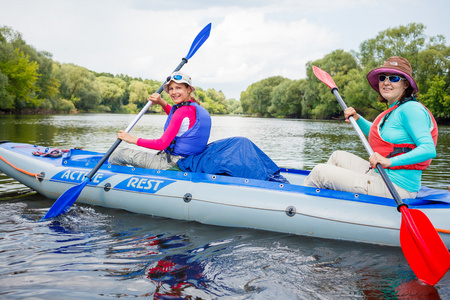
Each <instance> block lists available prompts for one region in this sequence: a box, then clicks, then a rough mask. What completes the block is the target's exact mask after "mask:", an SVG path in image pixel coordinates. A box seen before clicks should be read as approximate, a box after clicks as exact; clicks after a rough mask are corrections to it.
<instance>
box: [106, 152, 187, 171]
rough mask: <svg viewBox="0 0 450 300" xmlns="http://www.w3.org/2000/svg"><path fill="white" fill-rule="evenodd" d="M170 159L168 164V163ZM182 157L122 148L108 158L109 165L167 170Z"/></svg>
mask: <svg viewBox="0 0 450 300" xmlns="http://www.w3.org/2000/svg"><path fill="white" fill-rule="evenodd" d="M168 157H170V162H169V161H168ZM181 158H183V157H182V156H175V155H170V154H168V153H167V152H164V151H159V152H157V153H156V152H148V151H142V150H134V149H130V148H122V149H117V150H116V151H114V152H113V153H112V154H111V156H110V157H109V163H110V164H113V165H119V166H133V167H136V168H145V169H157V170H168V169H170V168H172V167H174V166H175V165H176V164H177V161H178V160H179V159H181Z"/></svg>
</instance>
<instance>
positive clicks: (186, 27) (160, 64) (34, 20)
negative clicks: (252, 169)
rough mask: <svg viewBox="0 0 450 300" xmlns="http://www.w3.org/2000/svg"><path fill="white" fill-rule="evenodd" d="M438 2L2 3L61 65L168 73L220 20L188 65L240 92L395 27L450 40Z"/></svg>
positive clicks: (4, 15) (204, 80) (298, 73)
mask: <svg viewBox="0 0 450 300" xmlns="http://www.w3.org/2000/svg"><path fill="white" fill-rule="evenodd" d="M431 2H432V3H431ZM431 2H430V3H429V2H423V1H418V0H411V1H406V0H399V1H396V2H393V3H389V5H386V3H385V2H382V1H376V0H374V1H368V0H363V1H361V0H343V1H335V0H316V1H313V2H311V1H306V0H301V1H300V0H277V1H276V0H260V1H251V0H228V1H214V0H211V1H203V0H195V1H189V2H187V1H184V0H174V1H156V0H145V1H144V0H133V1H125V0H107V1H106V0H102V1H99V0H97V1H87V0H66V1H58V0H41V1H32V0H17V1H10V0H0V7H2V9H0V26H3V25H7V26H11V27H13V28H14V29H15V30H17V31H19V32H21V33H22V34H23V37H24V39H25V41H26V42H27V43H29V44H31V45H33V46H35V47H36V48H37V49H38V50H45V51H48V52H51V53H53V55H54V57H53V58H54V59H55V60H58V61H60V62H65V63H75V64H77V65H80V66H84V67H86V68H88V69H91V70H94V71H96V72H109V73H112V74H127V75H129V76H132V77H141V78H148V79H157V80H163V79H164V78H165V77H166V76H167V75H168V73H170V72H171V71H172V70H173V69H174V68H175V67H176V66H177V65H178V63H179V62H180V60H181V58H182V57H183V56H185V55H186V54H187V52H188V50H189V47H190V45H191V43H192V41H193V39H194V38H195V36H196V34H197V33H198V32H199V31H200V30H201V29H202V28H203V27H204V26H205V25H206V24H208V23H209V22H212V31H211V36H210V38H209V39H208V40H207V41H206V42H205V44H204V45H203V46H202V47H201V49H200V50H199V51H198V52H197V53H196V54H195V56H194V57H192V58H191V60H190V61H189V63H188V64H187V65H186V66H185V67H184V68H183V70H184V71H186V72H187V73H189V74H190V75H192V77H193V80H194V84H196V85H198V86H200V87H203V88H215V89H216V90H222V91H223V92H224V93H225V95H226V96H227V97H233V98H239V95H240V92H241V91H243V90H245V89H246V88H247V86H248V85H250V84H252V83H254V82H256V81H258V80H261V79H264V78H267V77H269V76H276V75H280V76H284V77H287V78H291V79H299V78H304V77H305V64H306V62H308V61H311V60H316V59H320V58H322V57H323V56H324V55H326V54H328V53H330V52H331V51H334V50H337V49H345V50H347V51H348V50H358V46H359V45H360V43H362V42H363V41H365V40H366V39H369V38H374V37H375V36H376V34H377V33H378V32H380V31H382V30H385V29H387V28H388V27H394V26H399V25H407V24H408V23H411V22H419V23H420V22H421V23H424V24H425V25H426V26H428V27H429V29H428V30H429V32H428V33H429V34H430V35H436V34H443V35H444V36H447V37H449V36H450V32H449V31H450V24H449V22H450V21H449V20H450V18H447V16H446V11H448V8H449V2H448V1H445V0H433V1H431ZM418 11H420V12H421V13H420V14H417V12H418Z"/></svg>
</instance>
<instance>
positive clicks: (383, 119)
mask: <svg viewBox="0 0 450 300" xmlns="http://www.w3.org/2000/svg"><path fill="white" fill-rule="evenodd" d="M367 80H368V81H369V84H370V85H371V86H372V88H373V89H374V90H375V91H377V92H378V93H379V99H378V100H379V101H381V102H385V103H387V104H388V105H389V109H387V110H386V111H384V112H383V113H381V114H380V115H379V116H378V117H377V118H376V119H375V121H374V122H373V123H371V122H369V121H367V120H366V119H364V118H363V117H362V116H360V115H359V114H357V113H356V111H355V109H354V108H352V107H349V108H347V109H346V110H345V111H344V115H345V119H346V122H350V121H349V119H348V118H349V116H353V118H354V119H355V121H356V122H357V124H358V126H359V127H360V128H361V130H362V131H363V132H364V133H365V134H366V135H368V136H369V144H370V146H371V147H372V149H373V151H374V152H375V153H374V154H373V155H371V156H370V158H369V161H366V160H364V159H362V158H360V157H358V156H356V155H353V154H351V153H348V152H345V151H336V152H334V153H333V154H332V155H331V157H330V159H329V160H328V162H327V163H326V164H319V165H317V166H315V167H314V168H313V170H312V171H311V173H310V174H309V175H308V176H307V178H306V179H305V185H307V186H311V187H318V188H327V189H334V190H340V191H346V192H352V193H359V194H368V195H374V196H381V197H389V198H392V196H391V194H390V192H389V190H388V188H387V187H386V184H385V183H384V181H383V179H382V178H381V176H380V175H379V174H378V172H377V171H376V169H375V166H376V164H377V163H380V164H381V165H382V166H383V168H385V169H386V173H387V175H388V176H389V178H390V179H391V181H392V182H393V183H394V186H395V188H396V189H397V191H398V193H399V195H400V196H401V197H402V198H415V197H416V195H417V192H418V191H419V189H420V187H421V176H422V171H423V170H425V169H426V168H427V167H428V166H429V165H430V162H431V159H432V158H434V157H435V156H436V142H437V124H436V121H435V119H434V117H433V116H432V114H431V113H430V112H429V110H428V109H427V108H426V107H425V106H424V105H422V104H421V103H419V102H418V101H417V100H416V98H415V97H414V94H415V93H417V92H418V87H417V84H416V82H415V80H414V78H413V77H412V69H411V65H410V64H409V62H408V60H406V59H405V58H403V57H398V56H393V57H390V58H389V59H388V60H387V61H386V62H385V64H384V65H383V66H382V67H380V68H376V69H373V70H372V71H370V72H369V73H368V74H367Z"/></svg>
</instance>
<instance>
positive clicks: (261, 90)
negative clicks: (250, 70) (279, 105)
mask: <svg viewBox="0 0 450 300" xmlns="http://www.w3.org/2000/svg"><path fill="white" fill-rule="evenodd" d="M286 80H290V79H287V78H284V77H282V76H273V77H269V78H266V79H263V80H261V81H258V82H256V83H253V84H252V85H250V86H249V87H248V88H247V90H246V91H244V92H242V93H241V105H242V109H243V111H244V113H246V114H255V115H260V116H268V115H270V113H269V110H268V108H269V107H270V106H271V105H272V91H273V90H274V88H276V87H277V86H278V85H280V84H281V83H282V82H283V81H286Z"/></svg>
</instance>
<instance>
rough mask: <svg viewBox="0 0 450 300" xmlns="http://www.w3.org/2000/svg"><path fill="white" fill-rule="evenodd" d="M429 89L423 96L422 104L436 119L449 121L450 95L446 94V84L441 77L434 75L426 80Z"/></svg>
mask: <svg viewBox="0 0 450 300" xmlns="http://www.w3.org/2000/svg"><path fill="white" fill-rule="evenodd" d="M428 84H429V86H430V88H429V89H428V91H427V93H426V94H424V95H423V97H422V101H423V104H424V105H425V106H426V107H428V109H429V110H430V111H431V112H432V113H433V115H434V117H436V118H446V119H450V95H448V93H446V91H445V87H446V83H445V80H444V77H443V76H439V75H436V76H435V77H434V78H433V79H429V80H428Z"/></svg>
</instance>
